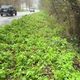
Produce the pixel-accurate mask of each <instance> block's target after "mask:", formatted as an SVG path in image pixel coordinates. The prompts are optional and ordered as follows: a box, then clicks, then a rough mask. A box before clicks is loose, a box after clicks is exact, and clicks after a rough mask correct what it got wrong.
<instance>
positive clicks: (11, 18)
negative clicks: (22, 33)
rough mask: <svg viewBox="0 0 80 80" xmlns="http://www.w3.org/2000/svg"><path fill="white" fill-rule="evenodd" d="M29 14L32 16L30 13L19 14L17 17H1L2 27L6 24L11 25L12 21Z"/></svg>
mask: <svg viewBox="0 0 80 80" xmlns="http://www.w3.org/2000/svg"><path fill="white" fill-rule="evenodd" d="M28 14H32V13H30V12H18V13H17V16H11V17H10V16H3V17H1V16H0V25H5V24H9V23H10V22H11V21H12V20H14V19H19V18H21V17H22V16H24V15H28Z"/></svg>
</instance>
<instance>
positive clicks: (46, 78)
mask: <svg viewBox="0 0 80 80" xmlns="http://www.w3.org/2000/svg"><path fill="white" fill-rule="evenodd" d="M47 19H48V15H46V14H45V13H43V12H39V13H35V14H32V15H29V16H24V17H22V18H21V19H19V20H14V21H13V22H12V23H11V24H10V25H6V26H4V27H1V28H0V80H80V71H79V70H76V69H75V68H74V66H73V63H74V62H73V59H74V58H75V55H76V51H75V50H74V49H73V47H72V45H71V44H70V43H69V42H68V41H67V39H66V38H61V37H60V36H59V35H58V34H59V33H57V34H56V31H55V30H57V29H56V28H57V27H59V25H57V23H55V24H54V25H53V27H54V26H55V28H52V26H50V25H49V21H48V20H47ZM59 31H60V30H59Z"/></svg>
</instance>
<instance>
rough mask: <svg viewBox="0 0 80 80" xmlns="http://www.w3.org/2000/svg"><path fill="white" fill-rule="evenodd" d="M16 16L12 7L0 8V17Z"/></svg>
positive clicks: (3, 6) (4, 6)
mask: <svg viewBox="0 0 80 80" xmlns="http://www.w3.org/2000/svg"><path fill="white" fill-rule="evenodd" d="M14 14H15V15H17V11H16V9H15V8H14V7H13V6H12V5H2V6H1V8H0V15H1V16H3V15H6V16H9V15H10V16H13V15H14Z"/></svg>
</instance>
